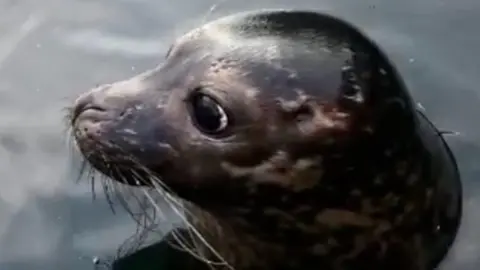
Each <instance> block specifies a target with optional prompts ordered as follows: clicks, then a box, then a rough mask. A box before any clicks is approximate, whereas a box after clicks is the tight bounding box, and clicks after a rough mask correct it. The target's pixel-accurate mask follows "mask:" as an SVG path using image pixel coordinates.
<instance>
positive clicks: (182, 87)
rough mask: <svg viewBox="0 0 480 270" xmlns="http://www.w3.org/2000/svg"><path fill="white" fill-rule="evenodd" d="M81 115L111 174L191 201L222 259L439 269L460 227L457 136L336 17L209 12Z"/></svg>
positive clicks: (241, 263)
mask: <svg viewBox="0 0 480 270" xmlns="http://www.w3.org/2000/svg"><path fill="white" fill-rule="evenodd" d="M70 117H71V127H72V130H73V131H74V132H73V134H74V138H75V141H76V144H77V146H78V148H79V150H80V152H81V153H82V154H83V156H84V157H85V158H86V160H87V161H88V162H89V163H90V164H91V165H92V166H93V167H94V168H95V169H96V170H98V171H100V172H101V173H103V174H104V175H106V176H107V177H109V178H111V179H113V180H114V181H117V182H120V183H123V184H127V185H131V186H136V187H137V188H144V189H152V188H160V187H162V188H164V189H165V190H167V191H168V194H170V195H172V196H177V197H178V198H180V199H182V200H183V203H184V205H185V209H186V212H188V213H189V215H188V217H189V222H190V223H191V224H192V225H194V227H195V230H196V231H198V232H199V233H198V234H193V236H192V239H191V240H190V241H189V242H191V243H196V244H197V245H196V248H195V251H196V254H199V255H201V256H202V258H204V260H205V261H207V259H208V260H209V261H207V263H206V264H207V265H208V266H211V267H214V268H216V269H237V270H243V269H285V270H293V269H303V270H305V269H325V270H330V269H331V270H337V269H338V270H339V269H355V270H359V269H360V270H362V269H369V270H371V269H398V270H404V269H412V270H430V269H434V268H436V267H437V265H438V264H439V263H440V262H441V260H442V259H443V258H444V256H445V255H446V254H447V252H448V250H449V248H450V246H451V244H452V243H453V241H454V239H455V235H456V232H457V228H458V226H459V224H460V219H461V209H462V208H461V199H462V197H461V196H462V193H461V183H460V177H459V173H458V170H457V165H456V161H455V159H454V156H453V155H452V153H451V151H450V150H449V147H448V146H447V144H446V143H445V141H444V139H443V138H442V134H441V133H440V132H439V131H438V130H437V129H436V128H435V126H434V125H433V124H432V123H431V122H430V121H428V119H427V118H426V117H425V115H423V114H422V113H421V112H420V111H419V110H418V109H417V107H416V104H415V103H414V102H413V99H412V97H411V96H410V94H409V93H408V91H407V88H406V86H405V84H404V82H403V81H402V78H401V77H400V75H399V74H398V72H397V70H396V69H395V67H394V65H393V64H392V63H391V61H390V60H389V59H388V57H387V56H386V54H385V53H384V52H382V51H381V49H380V48H379V47H378V46H377V45H376V44H375V43H374V42H373V41H372V40H371V39H369V38H368V37H367V36H366V35H365V34H363V33H362V32H361V31H359V30H358V29H356V28H355V27H354V26H353V25H351V24H349V23H347V22H346V21H343V20H341V19H339V18H336V17H333V16H330V15H327V14H322V13H319V12H315V11H303V10H261V11H251V12H244V13H238V14H234V15H230V16H227V17H223V18H220V19H217V20H215V21H212V22H209V23H207V24H205V25H202V26H200V27H199V28H197V29H194V30H192V31H190V32H188V33H186V34H185V35H184V36H182V37H180V38H179V39H177V40H176V41H175V43H174V45H173V46H172V47H171V49H170V50H169V52H168V53H167V56H166V59H165V60H164V62H163V63H162V64H160V65H159V66H158V67H156V68H154V69H152V70H148V71H146V72H144V73H142V74H139V75H137V76H135V77H133V78H130V79H128V80H124V81H119V82H114V83H111V84H106V85H102V86H99V87H96V88H94V89H92V90H90V91H88V92H86V93H84V94H82V95H81V96H80V97H78V99H77V100H76V101H75V104H74V105H73V108H72V110H71V116H70ZM132 188H133V187H132ZM200 240H201V241H200ZM219 258H221V261H222V262H223V264H215V263H214V262H213V261H214V260H218V259H219ZM191 269H193V268H191Z"/></svg>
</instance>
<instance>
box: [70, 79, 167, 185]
mask: <svg viewBox="0 0 480 270" xmlns="http://www.w3.org/2000/svg"><path fill="white" fill-rule="evenodd" d="M116 87H118V85H108V86H101V87H99V88H96V89H93V90H91V91H89V92H87V93H86V94H83V95H82V96H80V97H79V98H78V99H77V100H76V101H75V103H74V106H73V109H72V115H71V125H72V128H73V136H74V139H75V142H76V145H77V147H78V149H79V150H80V152H81V153H82V154H83V156H84V157H85V158H86V159H87V161H88V162H89V163H90V164H91V165H92V166H93V167H94V168H95V169H97V170H98V171H100V172H101V173H103V174H104V175H106V176H107V177H109V178H112V179H114V180H116V181H118V182H121V183H124V184H129V185H153V183H152V182H151V181H152V179H154V177H159V175H163V173H164V172H165V171H166V168H172V167H173V166H172V158H173V157H175V155H176V151H175V150H174V148H173V147H172V146H171V144H169V143H168V136H167V134H166V132H165V130H166V128H167V127H165V122H166V121H162V117H161V115H162V108H161V107H160V106H157V105H156V104H146V103H145V101H143V102H142V103H140V102H137V103H135V102H133V103H131V102H124V101H126V97H124V98H122V97H121V96H118V95H117V96H115V98H112V96H111V95H110V94H109V91H110V90H112V88H116ZM114 91H115V92H116V93H118V92H119V91H118V89H115V90H114ZM110 93H111V92H110ZM153 110H155V111H153ZM152 114H154V115H157V116H158V117H157V118H153V119H152V117H151V115H152Z"/></svg>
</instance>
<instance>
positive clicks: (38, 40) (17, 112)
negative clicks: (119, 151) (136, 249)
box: [0, 0, 480, 270]
mask: <svg viewBox="0 0 480 270" xmlns="http://www.w3.org/2000/svg"><path fill="white" fill-rule="evenodd" d="M167 2H168V4H167ZM215 2H216V1H213V0H212V1H189V0H177V1H174V2H171V1H154V0H141V1H138V0H137V1H133V0H116V1H114V0H99V1H85V0H84V1H79V0H43V1H34V0H2V1H0V164H1V165H0V166H1V167H0V168H1V169H0V183H1V184H2V186H1V189H0V269H7V270H28V269H42V270H43V269H45V270H49V269H52V270H53V269H62V270H63V269H72V270H75V269H93V264H92V258H93V257H94V256H99V257H101V258H103V257H108V256H111V255H114V254H115V251H116V248H117V247H118V246H119V245H120V244H121V243H122V242H123V241H124V240H125V239H126V238H128V237H129V236H131V235H132V234H133V233H134V229H135V226H134V224H133V222H132V221H131V220H130V219H129V218H128V217H127V215H126V214H125V213H123V212H120V211H117V213H116V214H115V215H114V214H112V212H111V210H110V207H109V205H108V204H107V203H106V202H105V200H104V199H103V198H98V199H97V200H95V201H93V202H92V199H91V194H90V187H89V185H88V181H82V182H81V183H80V184H75V183H74V179H75V178H76V173H75V172H76V171H75V170H72V166H70V165H71V157H72V155H71V153H69V151H68V147H67V142H66V138H65V128H64V126H62V125H63V116H64V115H63V114H64V111H63V108H64V107H65V106H66V105H68V104H69V102H70V101H71V100H72V98H73V97H74V96H75V95H77V94H79V93H80V92H82V91H84V90H85V89H88V88H89V87H91V86H93V85H95V84H98V83H104V82H109V81H114V80H119V79H123V78H126V77H129V76H131V75H133V74H135V73H137V72H140V71H143V70H145V69H147V68H152V67H154V66H155V65H156V64H158V63H159V61H161V59H162V58H163V54H164V52H166V49H167V48H168V45H169V43H170V42H171V41H172V40H173V39H174V37H175V36H177V35H179V34H181V33H182V32H183V31H185V30H186V29H188V28H191V27H193V26H195V24H197V23H198V22H200V21H202V20H203V19H205V18H204V17H205V16H204V15H205V14H206V13H207V11H208V9H209V8H210V7H211V5H212V4H213V3H215ZM234 2H236V3H234ZM255 2H261V1H253V0H252V1H249V2H248V4H245V1H232V3H228V4H223V5H220V7H219V8H218V9H217V11H215V12H214V13H213V14H212V15H210V17H211V18H214V17H217V16H219V15H223V14H225V13H226V12H231V11H238V10H242V9H245V8H241V6H244V5H246V7H248V8H249V9H251V8H256V7H262V8H263V7H278V6H288V3H292V2H291V1H287V0H284V1H275V3H276V4H275V5H273V4H272V5H271V4H270V3H268V2H267V1H264V2H263V3H261V5H260V4H256V3H255ZM295 2H296V3H297V2H298V4H297V6H296V7H302V8H316V9H320V10H326V11H329V12H331V13H333V14H336V15H340V16H342V17H344V18H347V19H348V20H349V21H351V22H353V23H355V24H357V25H359V26H360V27H362V28H363V29H365V31H366V32H367V33H368V34H370V35H371V36H372V37H373V38H374V39H375V40H377V41H378V42H379V43H380V44H381V46H382V47H383V48H384V49H385V50H386V51H387V53H388V54H390V55H391V56H392V57H393V59H394V62H395V63H396V64H397V65H398V66H399V68H400V72H401V74H402V75H404V77H405V79H406V81H407V84H408V85H409V87H410V88H411V91H412V93H413V94H414V96H415V97H416V98H417V100H419V101H420V102H421V103H422V104H423V106H424V107H425V108H426V112H427V115H429V117H430V118H431V119H432V120H433V121H434V122H436V123H437V124H438V125H439V127H440V128H443V129H448V130H455V131H458V132H460V135H459V136H455V137H451V138H449V142H450V143H451V145H452V148H453V150H454V152H455V153H456V155H457V157H458V161H459V165H460V169H461V172H462V177H463V182H464V185H465V187H466V189H465V217H464V220H463V226H462V228H461V231H460V234H459V238H458V241H457V243H456V246H455V249H454V250H453V251H452V252H451V253H450V257H449V260H448V261H447V262H446V263H445V265H444V267H443V269H447V270H448V269H465V270H469V269H476V268H477V267H476V266H475V265H477V264H479V263H480V259H479V258H478V256H477V254H480V246H479V244H478V243H480V234H479V233H476V230H478V228H480V226H479V225H480V215H476V212H475V209H476V208H477V209H478V208H479V207H480V196H479V195H477V192H478V190H479V184H478V183H477V177H478V176H479V175H480V171H479V169H477V168H478V166H477V164H479V163H480V162H479V157H480V145H479V142H480V129H479V128H478V125H477V121H474V120H476V117H477V115H480V106H477V104H478V103H479V101H478V99H479V97H480V90H479V89H477V78H478V72H479V68H478V62H479V61H480V56H478V54H477V51H476V50H477V48H480V36H478V35H477V34H476V33H478V29H477V24H478V23H479V20H480V19H478V18H480V2H478V1H476V0H459V1H456V2H455V3H454V2H452V1H445V0H423V1H418V0H405V1H401V2H398V3H397V4H395V3H394V2H392V1H380V0H369V1H361V2H360V1H354V0H350V1H348V0H335V1H334V0H331V1H327V0H325V1H317V0H309V1H295ZM40 3H41V4H40ZM360 3H361V4H360ZM100 197H101V196H100Z"/></svg>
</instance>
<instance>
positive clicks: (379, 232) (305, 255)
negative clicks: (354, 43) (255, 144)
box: [83, 29, 440, 270]
mask: <svg viewBox="0 0 480 270" xmlns="http://www.w3.org/2000/svg"><path fill="white" fill-rule="evenodd" d="M257 30H258V29H257ZM245 33H246V34H248V31H246V32H245ZM256 34H259V33H256ZM191 35H195V32H192V34H191ZM307 37H308V36H307ZM309 37H311V36H309ZM184 38H185V39H188V38H189V36H188V35H187V36H185V37H184ZM180 41H182V40H181V39H180ZM318 42H320V43H322V42H323V41H322V40H319V41H318ZM316 43H317V42H314V43H313V44H316ZM320 43H317V44H316V45H319V44H320ZM327 47H328V46H327ZM170 53H173V54H174V53H175V50H173V51H172V52H170ZM272 57H273V58H272V59H275V56H274V55H273V56H272ZM216 66H217V68H214V69H212V70H211V72H212V73H214V74H216V76H217V77H216V78H217V82H218V83H219V84H221V83H222V82H219V81H218V78H219V77H218V74H220V73H222V72H226V74H225V78H228V77H229V76H234V77H244V76H245V73H242V71H241V70H231V69H229V68H228V66H229V63H228V62H222V61H221V63H217V65H216ZM385 68H386V67H385ZM279 70H280V71H281V70H282V67H281V66H280V69H279ZM229 72H230V74H229ZM232 72H233V73H232ZM286 72H287V73H291V72H292V71H288V70H287V71H286ZM387 72H393V73H394V71H393V70H389V71H387ZM221 77H222V75H220V78H221ZM224 83H225V84H227V85H228V84H229V83H231V81H229V80H228V79H226V80H225V82H224ZM240 88H241V87H240ZM256 94H257V93H256V92H255V91H253V93H252V96H255V95H256ZM297 94H298V99H297V100H294V101H287V100H282V99H277V100H276V101H277V102H278V105H279V106H280V107H281V108H282V111H283V112H287V113H286V116H287V117H290V116H291V114H289V113H288V112H296V111H297V110H299V109H300V108H302V106H304V105H305V104H307V103H308V100H309V99H310V98H312V97H310V96H309V95H308V94H305V93H302V92H298V93H297ZM405 100H409V98H406V99H405ZM394 101H395V100H394ZM407 103H408V102H407ZM309 104H310V103H309ZM309 106H310V107H309V111H308V113H307V115H306V117H307V118H310V117H312V118H313V119H314V120H315V121H313V123H315V124H312V125H310V126H309V125H305V126H304V127H303V128H304V129H305V130H306V131H305V134H310V133H312V132H314V133H315V132H316V130H319V132H320V131H322V130H324V129H322V128H324V127H327V128H331V130H333V131H332V132H333V133H331V134H330V133H328V134H322V133H315V134H316V136H324V137H325V138H336V139H335V140H333V141H328V140H327V141H323V142H321V143H320V144H318V143H319V142H318V140H317V141H315V140H313V139H318V137H315V136H313V137H308V136H307V137H302V134H292V135H291V137H292V138H301V140H299V141H298V142H296V143H302V140H303V142H304V143H305V144H304V146H302V147H300V148H298V149H301V151H303V152H302V155H299V154H300V153H299V152H298V149H297V150H296V151H297V152H282V151H273V152H268V153H265V154H264V155H262V156H261V157H260V159H259V160H257V161H258V162H257V163H253V164H248V161H245V160H243V159H241V162H240V163H239V161H238V160H234V161H233V162H232V161H228V160H227V161H225V162H223V163H222V164H221V168H222V170H223V172H225V173H227V175H228V177H229V178H233V179H243V178H245V179H249V181H252V182H250V184H249V185H243V184H242V185H233V184H232V183H230V184H231V185H230V186H224V188H229V189H231V190H235V193H237V194H239V196H238V197H239V198H249V199H250V200H247V201H245V202H242V201H240V200H236V198H229V197H222V195H221V194H215V195H214V196H215V197H216V199H217V200H219V201H223V202H228V204H229V205H231V207H230V208H229V211H231V212H229V213H225V212H222V211H219V212H217V211H213V212H210V211H205V210H203V209H205V208H206V209H208V207H209V205H208V202H207V201H203V202H202V204H200V205H195V204H193V203H191V202H188V201H183V200H182V199H181V198H180V197H181V195H180V196H176V193H175V191H174V190H171V189H169V188H168V187H167V185H166V184H164V183H163V181H162V179H161V178H160V177H159V175H158V174H156V173H154V172H152V171H151V170H150V169H148V168H146V167H145V166H144V165H142V162H141V161H138V160H136V158H135V157H134V156H133V155H131V154H130V153H128V152H126V151H124V150H123V149H122V147H121V146H120V145H113V143H110V142H105V141H97V142H95V144H96V148H95V149H94V150H95V156H96V159H98V157H101V159H102V160H99V161H98V162H100V163H103V164H108V166H109V168H108V170H109V171H108V172H106V174H107V175H115V178H116V180H117V181H111V180H109V179H103V181H101V183H102V186H103V190H104V192H105V194H106V195H107V198H110V197H112V196H114V197H116V198H117V199H118V200H119V201H120V203H121V204H122V205H123V206H124V208H125V209H127V211H128V212H129V213H130V215H131V216H132V217H133V218H134V219H135V220H136V221H137V223H138V225H139V228H141V232H147V231H149V230H152V229H154V228H155V226H156V222H157V217H156V215H157V214H161V213H162V211H161V209H160V208H158V201H157V200H158V198H160V199H163V200H165V201H166V202H167V203H168V205H169V207H171V208H172V209H173V211H174V212H176V213H177V214H178V215H179V216H180V217H182V218H183V219H184V221H185V223H186V226H187V228H188V230H189V233H190V234H191V237H190V238H189V239H185V237H184V236H183V235H176V238H177V239H176V242H175V243H173V244H174V245H178V246H179V248H181V249H183V250H186V251H188V252H189V253H190V254H191V255H192V256H194V257H197V258H198V259H199V260H202V261H204V262H206V264H207V265H209V266H211V267H212V268H215V269H271V268H274V269H283V268H282V267H284V269H305V267H307V266H308V265H309V264H310V263H319V262H320V263H325V265H328V266H330V267H331V269H335V270H336V269H344V267H347V269H351V268H349V267H353V266H356V267H358V269H368V267H369V263H368V258H369V256H371V255H373V254H377V253H378V252H376V251H371V250H369V249H370V248H372V247H374V248H377V249H380V250H383V251H381V252H379V253H378V254H382V255H381V256H384V257H385V258H384V264H383V265H382V266H381V267H397V268H395V269H415V270H424V269H430V268H431V267H432V266H433V265H436V263H437V262H434V261H431V258H427V257H428V255H427V254H425V253H424V250H423V245H424V243H423V241H424V239H423V237H424V235H425V234H428V233H430V231H431V230H432V229H433V228H430V227H429V226H430V225H432V224H430V225H426V227H428V228H425V229H421V228H420V227H419V226H420V223H421V222H422V221H420V220H418V218H419V217H427V216H428V215H429V214H431V213H430V212H431V211H433V210H431V209H432V208H433V207H434V204H435V203H436V202H435V201H434V200H435V198H432V197H431V196H432V194H433V192H435V189H436V187H435V185H436V183H435V180H436V179H432V178H431V177H430V178H429V176H430V172H427V171H424V168H423V167H422V164H423V163H424V162H426V160H422V159H424V158H426V156H425V153H426V152H428V151H427V149H425V148H424V147H423V144H424V143H425V142H422V141H421V140H418V139H417V138H416V137H415V136H412V135H411V134H408V132H407V133H402V128H406V129H407V130H409V129H408V128H412V127H410V126H408V124H407V125H406V126H402V122H401V119H399V120H400V121H399V122H395V124H396V125H398V126H397V127H395V124H394V125H390V126H389V127H390V128H394V129H395V128H396V129H395V132H396V133H397V134H396V136H398V137H388V138H387V139H386V140H385V141H382V140H383V139H385V138H384V137H382V136H385V135H379V136H380V137H376V138H373V139H372V138H370V139H368V137H365V138H366V142H367V143H371V141H370V140H373V141H375V140H377V142H376V143H375V144H373V145H375V146H378V147H379V149H368V147H372V144H366V145H367V149H361V151H359V152H360V153H363V154H365V153H371V154H372V155H371V156H369V157H365V156H363V157H362V156H355V155H351V156H349V154H348V153H343V152H341V151H340V152H337V153H329V154H328V155H323V156H322V155H319V154H318V153H309V154H305V152H304V151H308V148H309V147H311V146H312V145H316V146H317V147H326V148H327V149H328V147H329V145H331V144H335V143H337V145H338V143H339V142H341V143H342V144H344V145H345V146H348V145H349V144H350V143H352V142H351V141H349V140H348V136H345V138H343V137H342V136H343V134H344V132H345V130H355V132H358V136H356V137H355V138H356V140H361V139H362V136H367V135H368V134H370V130H369V128H370V124H371V123H370V122H368V121H363V119H362V118H359V119H356V120H357V121H353V120H352V119H350V118H351V115H350V114H349V113H348V112H343V111H339V110H332V113H331V114H325V113H318V114H317V113H316V112H317V110H320V108H319V107H316V105H315V104H313V105H312V104H310V105H309ZM403 106H407V107H408V106H411V104H403ZM407 111H408V109H407ZM412 111H413V112H414V114H415V115H416V112H415V111H414V110H412ZM262 113H263V114H265V113H267V112H265V111H263V112H262ZM271 113H274V112H271ZM289 115H290V116H289ZM298 116H299V115H296V114H295V117H298ZM317 116H318V117H320V118H318V119H316V118H315V117H317ZM325 116H327V117H325ZM300 117H305V115H300ZM359 120H362V121H359ZM257 121H258V122H256V123H253V124H252V126H263V125H264V124H265V122H263V121H264V120H263V119H261V118H259V119H258V120H257ZM389 121H392V122H393V121H394V120H392V119H389ZM359 123H361V125H358V124H359ZM250 127H251V126H245V127H244V128H250ZM349 132H350V131H349ZM287 134H288V133H287ZM349 135H351V134H349ZM436 135H438V136H440V135H439V134H438V133H437V134H436ZM402 136H407V137H406V139H405V137H402ZM409 136H412V137H409ZM322 138H323V137H322ZM397 138H401V140H400V141H403V142H404V143H405V144H402V145H400V146H398V145H395V142H396V141H397ZM323 144H324V145H323ZM102 148H106V149H107V148H108V149H110V150H111V149H116V153H117V155H118V156H121V158H122V160H128V161H129V163H130V166H129V167H128V168H127V169H125V168H120V167H118V163H117V162H116V159H115V158H116V157H112V156H110V155H109V154H107V153H105V154H102ZM346 148H348V147H346ZM360 148H361V146H360ZM377 150H381V151H383V152H384V153H382V155H379V154H380V153H379V152H378V151H377ZM369 151H370V152H369ZM83 153H84V156H85V158H86V159H88V158H89V156H88V152H85V151H83ZM335 154H340V155H335ZM112 158H113V159H112ZM368 158H372V159H373V160H372V161H371V163H370V162H368V161H367V160H362V159H368ZM385 160H388V162H385ZM244 162H247V163H244ZM250 162H251V161H250ZM349 162H353V163H352V164H354V165H355V166H353V167H352V168H351V169H352V170H351V171H348V170H347V171H346V172H342V170H344V169H346V168H347V169H348V168H349V167H348V166H347V164H348V163H349ZM359 163H360V164H359ZM362 163H364V164H362ZM85 164H86V168H88V167H89V165H88V163H87V162H86V163H85ZM239 164H240V165H239ZM319 164H320V165H323V166H325V168H329V170H328V171H325V170H324V168H322V166H319ZM338 164H340V165H338ZM375 164H382V165H378V166H380V168H377V169H376V170H373V171H362V166H363V167H365V168H375V166H376V165H375ZM336 166H338V169H333V168H335V167H336ZM372 166H373V167H372ZM382 166H383V167H382ZM427 167H428V166H427ZM326 172H329V173H330V174H331V175H324V174H325V173H326ZM104 173H105V172H104ZM125 173H128V174H129V175H128V177H126V176H125V175H124V174H125ZM341 173H344V175H342V177H343V178H345V179H350V178H351V179H353V180H355V181H352V182H349V181H346V183H343V184H344V186H340V185H339V184H338V183H336V182H335V181H336V180H338V178H339V175H337V174H341ZM359 173H360V175H363V176H364V177H365V178H366V179H367V178H368V179H374V181H371V183H370V184H371V185H372V186H362V187H358V186H357V182H358V181H359V179H357V178H356V176H355V175H357V174H359ZM297 174H298V175H297ZM132 175H133V178H134V179H135V180H136V181H137V185H138V186H142V187H126V186H124V185H122V184H121V182H122V179H127V178H129V179H131V178H132ZM257 175H258V177H257ZM424 176H425V177H424ZM349 177H350V178H349ZM377 178H378V179H377ZM384 178H386V179H387V180H388V181H390V183H391V182H392V181H393V182H399V183H401V184H399V185H398V186H396V187H395V189H392V187H391V186H389V185H386V186H385V188H384V187H383V186H382V185H383V184H384V183H383V182H382V181H383V180H385V179H384ZM304 179H322V180H321V183H320V185H319V183H316V182H311V181H303V180H304ZM405 179H409V180H408V181H403V180H405ZM420 179H422V180H424V181H423V182H422V183H420V181H419V180H420ZM124 182H129V181H127V180H125V181H124ZM367 182H368V181H367ZM247 183H249V182H247ZM362 183H363V184H365V182H362ZM419 183H420V184H419ZM272 184H273V188H272ZM93 186H94V181H93V178H92V187H93ZM275 186H276V187H279V188H280V189H277V188H275ZM378 187H380V190H379V194H378V195H374V194H373V193H369V192H371V191H372V190H375V189H376V188H378ZM407 190H408V192H406V191H407ZM206 191H211V192H213V190H208V189H206ZM297 192H298V194H300V196H297V195H296V193H297ZM365 192H367V193H365ZM136 193H140V194H141V195H142V197H143V198H141V199H140V197H139V196H138V195H137V194H136ZM184 194H185V193H184ZM212 194H214V193H210V194H208V193H207V194H203V195H202V196H207V197H208V196H211V195H212ZM225 194H232V193H229V192H225ZM190 195H191V194H190ZM242 195H243V196H242ZM192 196H193V195H192ZM227 196H228V195H227ZM409 196H410V197H409ZM127 197H128V198H127ZM187 197H188V196H187ZM262 197H266V198H268V199H269V200H271V199H272V198H275V199H274V200H273V201H263V202H262V204H261V205H262V208H256V207H255V206H256V204H255V202H258V201H262ZM378 200H379V201H378ZM194 201H195V200H194ZM374 201H375V202H376V203H374ZM132 202H134V204H135V207H134V208H136V209H137V208H138V209H137V210H140V213H136V212H135V211H134V210H132V206H131V203H132ZM312 202H313V204H312ZM379 202H380V203H379ZM325 204H326V205H327V206H326V207H324V208H322V209H316V208H315V207H314V206H315V205H325ZM328 204H331V207H329V206H328ZM285 207H287V208H288V209H289V211H288V212H286V211H283V210H281V209H286V208H285ZM147 210H149V211H150V213H149V212H147ZM212 213H213V214H212ZM292 214H293V215H292ZM392 215H393V216H392ZM432 218H433V219H435V217H433V216H432ZM427 219H428V218H427ZM249 220H255V221H256V222H257V223H255V224H251V223H249V222H248V221H249ZM313 224H316V225H313ZM319 224H320V226H319ZM433 225H435V226H436V224H433ZM433 225H432V226H433ZM262 226H265V227H262ZM279 227H281V229H280V228H279ZM277 228H278V231H276V229H277ZM345 228H348V230H347V232H344V229H345ZM238 232H243V233H242V234H239V233H238ZM265 232H269V233H267V234H265ZM270 232H272V233H271V234H270ZM275 232H278V233H279V234H278V235H277V234H275ZM290 232H291V233H290ZM412 233H413V234H415V233H417V234H418V236H417V237H413V238H409V237H402V236H403V234H405V236H410V235H411V234H412ZM141 237H142V234H140V236H139V238H141ZM345 237H346V238H345ZM220 239H223V240H220ZM311 239H315V241H314V242H312V243H311V244H306V243H308V242H309V241H311ZM289 241H290V242H291V244H286V243H290V242H289ZM292 241H293V242H292ZM296 244H299V245H301V246H302V247H309V249H308V250H303V249H302V250H301V252H299V254H292V249H290V248H289V245H296ZM372 245H373V246H372ZM253 247H254V248H253ZM338 247H340V249H338ZM341 247H348V250H344V249H341ZM362 252H366V254H367V256H366V258H367V260H366V261H362V260H356V257H357V255H359V254H361V253H362ZM369 252H371V254H370V253H369ZM264 254H269V256H263V255H264ZM369 254H370V255H369ZM332 256H333V257H335V259H331V257H332ZM278 258H284V260H281V261H277V260H278ZM412 258H415V259H413V260H412ZM370 259H373V258H370ZM401 263H404V264H403V265H401ZM399 264H400V265H399ZM402 267H403V268H402Z"/></svg>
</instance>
